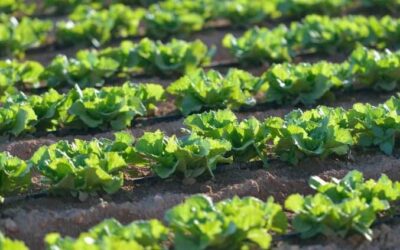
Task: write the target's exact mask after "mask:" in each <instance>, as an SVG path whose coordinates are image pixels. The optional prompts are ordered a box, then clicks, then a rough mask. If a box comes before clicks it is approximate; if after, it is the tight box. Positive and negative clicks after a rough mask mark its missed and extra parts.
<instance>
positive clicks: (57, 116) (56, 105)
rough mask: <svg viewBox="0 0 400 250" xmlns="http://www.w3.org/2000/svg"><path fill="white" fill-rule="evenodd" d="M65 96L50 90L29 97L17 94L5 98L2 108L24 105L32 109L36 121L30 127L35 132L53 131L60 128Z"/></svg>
mask: <svg viewBox="0 0 400 250" xmlns="http://www.w3.org/2000/svg"><path fill="white" fill-rule="evenodd" d="M64 100H65V95H64V94H59V93H58V92H57V91H56V90H54V89H50V90H49V91H47V92H45V93H43V94H42V95H29V96H26V95H25V94H23V93H21V92H20V93H18V94H15V95H12V96H9V98H7V101H6V102H5V103H4V107H6V108H7V107H10V106H13V105H16V104H19V105H21V104H24V105H27V106H29V107H30V108H32V110H33V112H34V114H35V116H36V119H35V122H34V123H33V125H32V126H34V127H35V130H40V131H43V130H44V131H54V130H56V129H57V127H60V126H61V124H60V122H61V118H62V116H63V115H62V114H61V113H62V108H61V106H62V105H63V104H64Z"/></svg>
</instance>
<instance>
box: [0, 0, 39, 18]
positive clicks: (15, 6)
mask: <svg viewBox="0 0 400 250" xmlns="http://www.w3.org/2000/svg"><path fill="white" fill-rule="evenodd" d="M35 7H36V6H35V4H26V1H24V0H3V1H1V2H0V13H6V14H17V15H21V14H23V15H30V14H32V13H33V12H34V11H35Z"/></svg>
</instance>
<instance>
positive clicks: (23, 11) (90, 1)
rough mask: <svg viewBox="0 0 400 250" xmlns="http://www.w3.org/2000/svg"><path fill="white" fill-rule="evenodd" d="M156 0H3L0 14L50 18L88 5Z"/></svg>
mask: <svg viewBox="0 0 400 250" xmlns="http://www.w3.org/2000/svg"><path fill="white" fill-rule="evenodd" d="M156 2H158V0H43V1H36V2H35V1H29V0H4V1H1V3H0V13H6V14H11V15H14V16H17V17H23V16H41V17H51V16H52V15H55V14H59V15H62V14H68V13H71V12H73V11H74V10H75V9H76V8H78V7H79V6H80V5H89V6H91V7H92V8H95V9H101V8H107V7H109V6H110V5H112V4H118V3H122V4H127V5H131V6H148V5H150V4H153V3H156Z"/></svg>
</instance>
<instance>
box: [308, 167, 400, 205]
mask: <svg viewBox="0 0 400 250" xmlns="http://www.w3.org/2000/svg"><path fill="white" fill-rule="evenodd" d="M309 183H310V186H311V188H313V189H315V190H316V191H317V192H318V193H322V194H324V195H327V196H329V198H330V199H331V200H332V201H334V202H341V201H342V200H343V199H347V198H353V197H361V198H362V199H363V200H364V201H365V202H367V203H369V204H373V203H374V202H375V199H379V200H381V201H385V202H396V201H397V200H399V199H400V182H393V181H392V180H390V179H389V178H388V177H387V176H386V175H382V176H381V177H380V178H379V179H378V181H375V180H373V179H370V180H367V181H366V180H365V178H364V176H363V174H362V173H361V172H359V171H357V170H353V171H350V172H349V173H347V175H346V176H345V177H343V178H342V179H336V178H332V179H331V181H329V182H327V181H324V180H322V179H321V178H319V177H317V176H314V177H311V178H310V181H309ZM385 207H386V205H385Z"/></svg>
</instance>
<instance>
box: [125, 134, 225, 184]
mask: <svg viewBox="0 0 400 250" xmlns="http://www.w3.org/2000/svg"><path fill="white" fill-rule="evenodd" d="M230 149H231V145H230V143H229V142H227V141H223V140H216V139H211V138H207V137H201V136H199V135H196V134H191V135H188V136H185V137H183V138H177V137H175V136H172V137H167V136H166V135H164V133H162V132H161V131H156V132H146V133H145V134H144V135H143V136H142V137H141V138H139V139H138V141H137V143H136V144H135V150H134V151H133V152H132V153H131V154H130V157H129V159H131V161H132V162H133V163H136V164H137V165H142V166H148V167H150V168H151V169H152V170H153V171H154V172H155V173H156V174H157V175H158V176H159V177H161V178H168V177H170V176H173V175H178V176H183V177H184V178H196V177H199V176H201V175H204V174H208V175H210V176H214V175H213V170H215V168H216V166H217V164H218V163H225V162H226V163H229V162H230V159H227V158H224V157H223V155H224V154H225V153H226V152H227V151H229V150H230Z"/></svg>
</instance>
